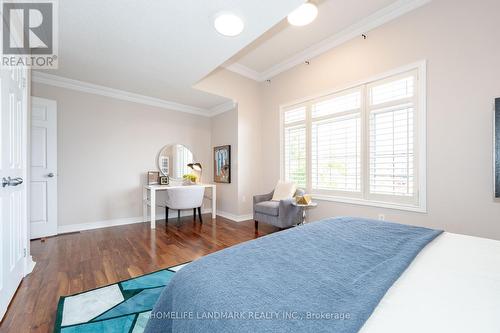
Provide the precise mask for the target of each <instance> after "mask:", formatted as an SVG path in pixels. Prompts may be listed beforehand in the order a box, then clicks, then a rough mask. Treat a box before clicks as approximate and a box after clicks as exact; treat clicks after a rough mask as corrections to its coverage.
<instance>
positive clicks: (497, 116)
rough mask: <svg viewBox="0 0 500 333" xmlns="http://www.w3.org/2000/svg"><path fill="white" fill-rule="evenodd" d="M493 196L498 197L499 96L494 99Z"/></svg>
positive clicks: (499, 184)
mask: <svg viewBox="0 0 500 333" xmlns="http://www.w3.org/2000/svg"><path fill="white" fill-rule="evenodd" d="M494 145H495V198H500V98H497V99H495V143H494Z"/></svg>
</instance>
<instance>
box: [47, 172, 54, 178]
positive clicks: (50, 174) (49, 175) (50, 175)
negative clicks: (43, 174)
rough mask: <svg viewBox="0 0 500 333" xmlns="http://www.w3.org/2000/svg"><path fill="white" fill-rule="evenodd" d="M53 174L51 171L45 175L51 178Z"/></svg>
mask: <svg viewBox="0 0 500 333" xmlns="http://www.w3.org/2000/svg"><path fill="white" fill-rule="evenodd" d="M54 176H55V175H54V173H52V172H51V173H49V174H48V175H47V177H49V178H53V177H54Z"/></svg>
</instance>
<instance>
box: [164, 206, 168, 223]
mask: <svg viewBox="0 0 500 333" xmlns="http://www.w3.org/2000/svg"><path fill="white" fill-rule="evenodd" d="M167 224H168V207H167V206H165V226H167Z"/></svg>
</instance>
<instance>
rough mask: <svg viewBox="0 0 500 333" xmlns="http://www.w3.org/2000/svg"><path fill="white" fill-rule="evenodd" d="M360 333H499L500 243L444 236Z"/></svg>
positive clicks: (394, 288) (414, 264) (423, 253)
mask: <svg viewBox="0 0 500 333" xmlns="http://www.w3.org/2000/svg"><path fill="white" fill-rule="evenodd" d="M360 332H361V333H393V332H394V333H430V332H440V333H441V332H451V333H462V332H463V333H476V332H477V333H490V332H491V333H500V241H495V240H490V239H484V238H477V237H471V236H464V235H458V234H452V233H443V234H441V235H440V236H439V237H437V238H436V239H435V240H434V241H432V242H431V243H430V244H428V245H427V246H426V247H425V248H424V249H423V250H422V251H421V252H420V254H419V255H418V256H417V257H416V258H415V260H414V261H413V262H412V264H411V265H410V266H409V267H408V269H407V270H406V271H405V272H404V273H403V274H402V275H401V277H400V278H399V279H398V280H397V281H396V282H395V283H394V285H393V286H392V287H391V288H390V289H389V290H388V292H387V294H386V295H385V296H384V298H383V299H382V300H381V301H380V303H379V305H378V306H377V308H376V309H375V311H374V312H373V314H372V315H371V317H370V318H369V319H368V321H367V322H366V323H365V325H364V326H363V328H362V329H361V331H360Z"/></svg>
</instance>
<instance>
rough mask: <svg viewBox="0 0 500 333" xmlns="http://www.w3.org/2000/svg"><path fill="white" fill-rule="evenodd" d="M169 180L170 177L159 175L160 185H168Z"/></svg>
mask: <svg viewBox="0 0 500 333" xmlns="http://www.w3.org/2000/svg"><path fill="white" fill-rule="evenodd" d="M169 182H170V178H169V177H168V176H161V177H160V185H168V183H169Z"/></svg>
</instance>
